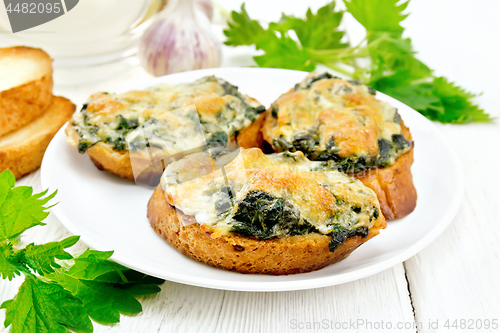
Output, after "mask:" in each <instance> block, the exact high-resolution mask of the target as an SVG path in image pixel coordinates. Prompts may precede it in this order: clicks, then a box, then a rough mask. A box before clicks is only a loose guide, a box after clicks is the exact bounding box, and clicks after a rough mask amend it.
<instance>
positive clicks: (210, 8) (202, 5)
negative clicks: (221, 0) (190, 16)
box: [196, 0, 214, 21]
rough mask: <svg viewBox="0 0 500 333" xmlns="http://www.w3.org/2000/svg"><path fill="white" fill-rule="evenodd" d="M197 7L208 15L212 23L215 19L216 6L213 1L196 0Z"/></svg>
mask: <svg viewBox="0 0 500 333" xmlns="http://www.w3.org/2000/svg"><path fill="white" fill-rule="evenodd" d="M196 6H198V8H199V9H200V10H201V11H202V12H203V13H205V15H207V17H208V19H209V20H210V21H212V19H213V18H214V5H213V4H212V0H196Z"/></svg>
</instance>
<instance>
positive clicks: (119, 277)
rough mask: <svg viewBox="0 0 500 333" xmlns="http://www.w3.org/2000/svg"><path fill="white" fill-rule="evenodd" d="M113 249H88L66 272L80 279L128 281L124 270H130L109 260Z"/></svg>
mask: <svg viewBox="0 0 500 333" xmlns="http://www.w3.org/2000/svg"><path fill="white" fill-rule="evenodd" d="M112 254H113V251H106V252H103V251H95V250H90V249H87V250H86V251H85V252H84V253H82V254H81V255H79V256H78V257H76V258H75V259H74V264H73V266H71V268H70V269H69V270H68V271H67V272H66V274H67V275H70V276H72V277H74V278H77V279H80V280H90V281H96V282H108V283H119V282H121V281H124V282H126V278H125V275H124V274H123V272H124V271H127V270H130V269H129V268H127V267H124V266H122V265H120V264H118V263H116V262H113V261H111V260H108V259H109V258H110V257H111V255H112Z"/></svg>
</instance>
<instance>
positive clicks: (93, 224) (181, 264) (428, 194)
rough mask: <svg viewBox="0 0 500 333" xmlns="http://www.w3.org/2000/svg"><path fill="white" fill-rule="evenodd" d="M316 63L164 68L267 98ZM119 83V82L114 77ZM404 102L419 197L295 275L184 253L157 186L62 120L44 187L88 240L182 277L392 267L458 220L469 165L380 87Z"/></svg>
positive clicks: (211, 284)
mask: <svg viewBox="0 0 500 333" xmlns="http://www.w3.org/2000/svg"><path fill="white" fill-rule="evenodd" d="M306 74H307V73H304V72H298V71H290V70H280V69H265V68H219V69H208V70H200V71H193V72H185V73H179V74H175V75H169V76H165V77H161V78H157V79H154V80H151V81H150V82H148V84H147V85H142V86H134V85H131V86H130V89H141V88H145V87H147V86H150V85H153V84H157V83H160V82H166V83H180V82H189V81H192V80H195V79H198V78H200V77H203V76H205V75H217V76H219V77H221V78H223V79H225V80H227V81H229V82H231V83H232V84H235V85H237V86H239V88H240V91H242V92H243V93H245V94H248V95H250V96H252V97H254V98H256V99H257V100H259V101H260V102H261V103H263V104H264V105H266V106H268V105H270V103H271V102H273V101H274V100H275V99H276V98H277V97H279V96H280V94H282V93H284V92H286V91H288V90H289V89H290V88H291V87H293V85H294V84H295V83H297V82H300V81H301V80H302V79H303V78H304V77H305V75H306ZM109 90H110V91H112V90H113V87H109ZM377 98H379V99H381V100H384V101H387V102H389V103H391V104H392V105H394V106H395V107H397V108H398V109H399V112H400V114H401V116H402V118H403V119H404V121H405V124H406V125H408V127H409V128H410V129H411V132H412V135H413V139H414V141H415V163H414V164H413V167H412V172H413V179H414V182H415V186H416V188H417V193H418V204H417V208H416V209H415V211H414V212H413V213H412V214H410V215H409V216H407V217H405V218H402V219H399V220H397V221H392V222H389V223H388V226H387V229H385V230H382V231H381V233H380V235H379V236H377V237H375V238H374V239H372V240H370V241H369V242H367V243H366V244H364V245H363V246H361V247H360V248H359V249H357V250H356V251H354V252H353V254H352V255H351V256H350V257H349V258H347V259H346V260H344V261H341V262H339V263H337V264H334V265H331V266H328V267H326V268H323V269H321V270H319V271H315V272H311V273H305V274H295V275H287V276H267V275H254V274H240V273H234V272H229V271H225V270H222V269H218V268H213V267H210V266H208V265H205V264H202V263H199V262H197V261H195V260H192V259H190V258H188V257H185V256H184V255H182V254H180V253H179V252H177V250H175V249H174V248H173V247H172V246H170V245H169V244H168V243H167V242H165V241H164V240H163V239H161V238H160V236H158V235H157V234H156V233H155V232H154V231H153V230H152V229H151V227H150V226H149V222H148V220H147V218H146V205H147V202H148V200H149V198H150V196H151V193H152V191H151V190H147V189H145V188H142V187H138V186H136V185H135V184H134V183H133V182H131V181H128V180H124V179H120V178H118V177H114V176H112V175H110V174H108V173H105V172H101V171H99V170H97V168H96V167H95V166H94V165H93V163H92V162H91V161H90V160H89V157H88V156H87V155H80V154H79V153H78V152H77V150H76V149H75V148H73V147H71V146H69V145H68V144H67V143H66V135H65V134H64V131H63V129H61V130H60V131H59V133H57V135H56V136H55V137H54V139H53V140H52V142H51V143H50V145H49V147H48V149H47V152H46V153H45V157H44V159H43V163H42V171H41V181H42V186H43V187H44V188H49V190H51V191H53V190H55V189H57V190H58V194H57V200H58V201H59V204H57V205H56V206H55V207H54V208H52V212H53V213H54V214H55V215H56V216H57V218H58V219H59V220H60V221H61V222H62V223H63V224H64V226H66V228H68V230H69V231H70V232H72V233H73V234H75V235H80V236H81V240H82V241H83V242H84V243H86V244H87V245H88V246H90V247H92V248H94V249H97V250H114V251H115V252H114V254H113V257H112V259H113V260H115V261H117V262H119V263H121V264H123V265H125V266H128V267H130V268H133V269H135V270H138V271H141V272H144V273H146V274H149V275H153V276H157V277H160V278H164V279H166V280H171V281H175V282H180V283H185V284H190V285H195V286H202V287H208V288H217V289H227V290H242V291H280V290H300V289H310V288H318V287H325V286H331V285H336V284H341V283H345V282H349V281H353V280H357V279H360V278H363V277H366V276H369V275H372V274H375V273H378V272H380V271H383V270H385V269H388V268H390V267H392V266H394V265H396V264H398V263H401V262H402V261H404V260H406V259H408V258H409V257H411V256H413V255H415V254H416V253H417V252H419V251H420V250H422V249H423V248H424V247H425V246H427V245H428V244H429V243H431V242H432V241H433V240H434V239H436V237H437V236H438V235H439V234H441V232H443V230H444V229H445V228H446V227H447V226H448V225H449V224H450V222H451V221H452V219H453V217H454V216H455V214H456V212H457V210H458V207H459V205H460V202H461V199H462V194H463V186H464V184H463V172H462V169H461V167H460V163H459V160H458V158H457V157H456V155H455V153H454V152H453V151H452V149H451V147H450V145H449V144H448V143H447V142H446V140H445V138H444V137H443V135H442V134H441V133H440V132H439V131H438V130H437V128H436V127H435V126H434V125H433V124H432V123H431V122H430V121H429V120H427V119H426V118H424V117H423V116H422V115H420V114H419V113H418V112H416V111H414V110H412V109H411V108H409V107H408V106H406V105H404V104H402V103H400V102H398V101H396V100H394V99H392V98H390V97H388V96H386V95H383V94H381V93H377Z"/></svg>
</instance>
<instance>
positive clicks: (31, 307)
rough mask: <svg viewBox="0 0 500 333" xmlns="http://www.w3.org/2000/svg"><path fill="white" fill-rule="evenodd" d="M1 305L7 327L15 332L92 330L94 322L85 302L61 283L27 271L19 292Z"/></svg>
mask: <svg viewBox="0 0 500 333" xmlns="http://www.w3.org/2000/svg"><path fill="white" fill-rule="evenodd" d="M1 308H3V309H6V310H7V312H6V319H5V323H4V325H5V327H9V326H11V325H12V326H11V332H12V333H30V332H33V333H45V332H47V333H59V332H61V333H62V332H68V329H70V330H75V331H78V332H92V331H93V327H92V322H91V321H90V319H89V317H88V314H87V311H86V310H85V308H84V307H83V305H82V303H81V302H80V301H79V300H78V299H77V298H75V297H74V296H73V295H71V294H70V293H69V292H68V291H67V290H65V289H64V288H62V287H61V286H60V285H59V284H57V283H53V282H45V281H42V280H40V279H39V278H36V277H34V276H32V275H27V276H26V279H25V280H24V283H23V284H22V285H21V287H20V288H19V292H18V293H17V295H16V297H15V298H14V299H12V300H9V301H6V302H4V303H3V304H2V306H1Z"/></svg>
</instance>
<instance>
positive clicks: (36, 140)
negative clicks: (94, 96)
mask: <svg viewBox="0 0 500 333" xmlns="http://www.w3.org/2000/svg"><path fill="white" fill-rule="evenodd" d="M73 112H75V105H74V104H73V103H71V101H70V100H68V99H66V98H63V97H57V96H56V97H54V99H53V102H52V104H51V105H50V107H49V108H48V110H47V111H46V112H45V113H44V114H43V115H42V116H41V117H39V118H38V119H36V120H35V121H33V122H32V123H30V124H28V125H26V126H24V127H22V128H20V129H19V130H17V131H15V132H12V133H10V134H8V135H6V136H4V137H2V138H0V172H1V171H3V170H5V169H9V170H10V171H12V173H14V175H15V177H16V179H19V178H21V177H22V176H24V175H27V174H29V173H30V172H33V171H35V170H36V169H38V168H39V167H40V165H41V163H42V158H43V155H44V153H45V150H46V149H47V146H48V145H49V142H50V140H52V138H53V137H54V135H55V134H56V133H57V131H58V130H59V129H60V128H61V127H62V126H63V125H64V123H65V122H66V121H68V120H69V119H70V118H71V115H72V114H73Z"/></svg>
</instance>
